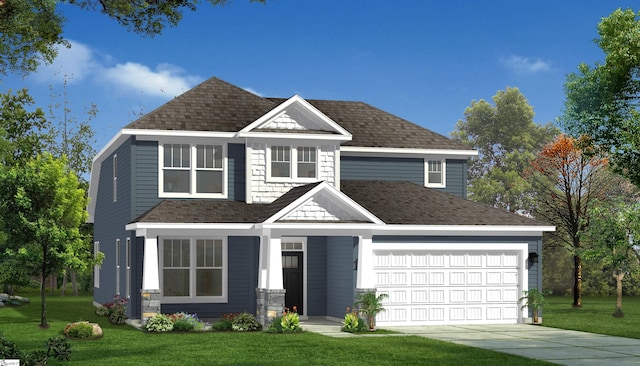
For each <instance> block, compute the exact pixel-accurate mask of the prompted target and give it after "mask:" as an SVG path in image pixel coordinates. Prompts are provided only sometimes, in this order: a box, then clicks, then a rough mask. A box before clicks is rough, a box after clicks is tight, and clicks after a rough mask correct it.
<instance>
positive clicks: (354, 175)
mask: <svg viewBox="0 0 640 366" xmlns="http://www.w3.org/2000/svg"><path fill="white" fill-rule="evenodd" d="M446 169H447V170H446V183H447V184H446V187H445V188H434V189H436V190H439V191H444V192H447V193H450V194H453V195H456V196H458V197H463V198H466V197H467V161H466V160H459V159H447V162H446ZM340 179H342V180H394V181H398V180H399V181H407V182H412V183H415V184H419V185H421V186H424V159H416V158H374V157H360V156H359V157H355V156H341V157H340Z"/></svg>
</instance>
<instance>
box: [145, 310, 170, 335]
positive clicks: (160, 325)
mask: <svg viewBox="0 0 640 366" xmlns="http://www.w3.org/2000/svg"><path fill="white" fill-rule="evenodd" d="M144 330H146V331H147V332H155V333H163V332H171V331H173V322H172V321H171V318H169V317H168V316H167V315H164V314H157V315H155V316H153V317H152V318H149V320H148V321H147V324H145V326H144Z"/></svg>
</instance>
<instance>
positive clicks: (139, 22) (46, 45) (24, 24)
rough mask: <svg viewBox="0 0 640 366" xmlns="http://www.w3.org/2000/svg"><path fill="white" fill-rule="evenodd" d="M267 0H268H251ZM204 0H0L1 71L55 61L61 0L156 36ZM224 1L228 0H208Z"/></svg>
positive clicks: (59, 43)
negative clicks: (58, 6)
mask: <svg viewBox="0 0 640 366" xmlns="http://www.w3.org/2000/svg"><path fill="white" fill-rule="evenodd" d="M251 1H252V2H261V3H264V2H265V1H266V0H251ZM202 2H203V1H202V0H162V1H156V0H142V1H130V0H100V1H95V0H64V1H56V0H0V34H2V37H0V74H6V73H7V71H17V72H21V73H23V74H27V73H29V72H33V71H35V70H36V68H37V67H38V63H39V61H40V60H42V61H44V62H46V63H51V62H52V61H53V59H55V57H56V56H57V47H58V46H66V47H69V46H70V44H69V43H68V42H67V41H66V40H65V39H64V38H63V36H62V32H63V25H64V20H65V19H64V17H63V16H62V15H61V14H59V8H57V7H56V5H57V4H58V3H67V4H71V5H75V6H78V7H80V8H82V9H87V10H91V11H100V12H101V13H103V14H105V15H106V16H108V17H109V18H111V19H114V20H115V21H117V22H118V23H120V24H121V25H122V26H124V27H126V28H127V29H128V30H130V31H133V32H136V33H139V34H142V35H144V36H149V37H153V36H155V35H157V34H160V33H162V31H163V29H164V27H165V26H167V25H169V26H176V25H178V23H179V22H180V20H181V19H182V15H183V13H184V11H185V10H190V11H195V10H196V7H197V6H198V5H200V4H201V3H202ZM208 2H209V3H211V4H212V5H214V6H216V5H223V4H225V3H227V1H226V0H208Z"/></svg>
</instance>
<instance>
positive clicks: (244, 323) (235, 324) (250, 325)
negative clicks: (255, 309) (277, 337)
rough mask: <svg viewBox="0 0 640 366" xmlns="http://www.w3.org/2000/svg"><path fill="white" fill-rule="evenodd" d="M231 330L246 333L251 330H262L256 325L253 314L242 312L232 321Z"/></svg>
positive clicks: (260, 326)
mask: <svg viewBox="0 0 640 366" xmlns="http://www.w3.org/2000/svg"><path fill="white" fill-rule="evenodd" d="M231 328H232V329H233V330H236V331H240V332H246V331H251V330H260V329H262V325H260V323H258V321H257V320H256V317H255V316H253V314H250V313H247V312H244V313H240V314H238V316H236V317H235V318H234V319H233V321H232V324H231Z"/></svg>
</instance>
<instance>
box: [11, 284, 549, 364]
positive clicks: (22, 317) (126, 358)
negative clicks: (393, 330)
mask: <svg viewBox="0 0 640 366" xmlns="http://www.w3.org/2000/svg"><path fill="white" fill-rule="evenodd" d="M47 304H48V311H47V318H48V320H49V324H50V328H49V329H47V330H42V329H40V328H39V327H38V324H39V319H40V302H39V300H38V298H36V297H32V303H31V304H29V305H25V306H21V307H9V308H2V309H0V331H2V332H3V333H4V334H5V336H6V337H7V338H8V339H9V340H11V341H13V342H16V343H17V344H18V346H19V347H20V349H21V350H23V351H30V350H35V349H43V347H42V344H43V343H44V341H45V340H46V339H47V338H48V337H50V336H53V335H60V334H62V329H63V328H64V326H65V325H66V324H67V323H68V322H72V321H78V320H89V321H93V322H97V323H99V324H100V325H101V326H102V328H103V330H104V337H103V338H101V339H98V340H72V341H71V343H72V347H73V353H72V355H71V361H70V362H65V363H58V362H57V361H55V360H52V361H50V363H49V364H50V365H57V364H64V365H99V364H102V365H108V364H114V365H141V364H145V363H146V364H148V365H220V364H224V365H255V364H261V365H362V364H371V365H373V364H375V365H418V364H419V365H548V363H545V362H541V361H535V360H529V359H525V358H521V357H518V356H512V355H507V354H503V353H498V352H492V351H489V350H482V349H478V348H471V347H464V346H460V345H455V344H453V343H447V342H441V341H436V340H430V339H425V338H420V337H404V336H401V337H392V336H389V337H364V336H363V337H350V338H329V337H325V336H321V335H318V334H312V333H302V334H267V333H263V332H256V333H233V332H229V333H219V332H207V333H167V334H148V333H143V332H141V331H138V330H136V329H134V328H131V327H129V326H126V325H122V326H115V325H111V324H109V323H108V321H107V319H106V318H101V317H97V316H96V315H95V314H94V308H93V306H92V305H91V304H92V300H91V298H90V297H87V296H83V297H58V296H50V297H48V298H47Z"/></svg>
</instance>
